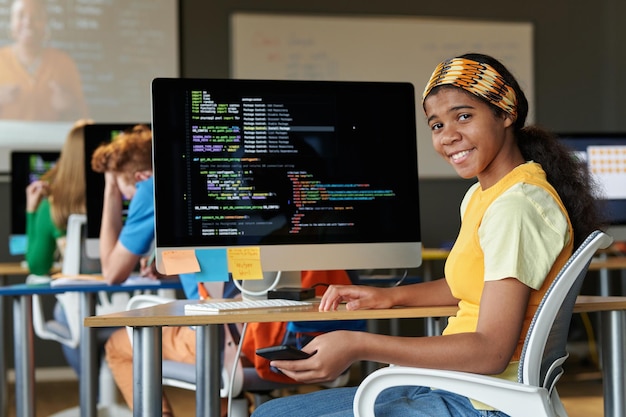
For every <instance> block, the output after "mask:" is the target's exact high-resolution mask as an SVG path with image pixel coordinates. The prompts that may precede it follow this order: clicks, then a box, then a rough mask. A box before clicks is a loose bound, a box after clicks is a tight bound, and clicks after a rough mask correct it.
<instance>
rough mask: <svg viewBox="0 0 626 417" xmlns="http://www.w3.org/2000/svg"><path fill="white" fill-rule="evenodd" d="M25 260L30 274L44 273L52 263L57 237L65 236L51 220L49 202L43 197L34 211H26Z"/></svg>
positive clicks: (47, 271)
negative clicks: (26, 243)
mask: <svg viewBox="0 0 626 417" xmlns="http://www.w3.org/2000/svg"><path fill="white" fill-rule="evenodd" d="M26 236H27V237H28V246H27V248H26V262H27V263H28V269H29V270H30V272H31V273H32V274H36V275H46V274H48V273H49V272H50V268H52V264H53V263H54V255H55V253H56V250H57V239H58V238H60V237H63V236H65V231H62V230H59V228H58V227H56V225H55V224H54V222H53V221H52V215H51V213H50V202H49V201H48V199H47V198H44V199H43V200H42V201H41V203H40V204H39V207H37V210H36V211H35V212H26Z"/></svg>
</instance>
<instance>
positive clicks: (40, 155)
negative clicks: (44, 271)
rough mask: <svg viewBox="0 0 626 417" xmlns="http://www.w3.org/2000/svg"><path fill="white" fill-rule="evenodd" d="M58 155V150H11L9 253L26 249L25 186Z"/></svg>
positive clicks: (50, 166)
mask: <svg viewBox="0 0 626 417" xmlns="http://www.w3.org/2000/svg"><path fill="white" fill-rule="evenodd" d="M59 155H60V152H58V151H35V150H33V151H12V152H11V234H10V236H9V252H10V253H11V255H23V254H24V253H25V251H26V187H27V186H28V184H30V183H31V182H33V181H36V180H38V179H39V178H40V177H41V176H42V175H43V174H44V173H46V172H47V171H48V170H50V168H52V167H53V166H54V165H55V164H56V162H57V160H58V159H59Z"/></svg>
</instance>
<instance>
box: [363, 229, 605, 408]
mask: <svg viewBox="0 0 626 417" xmlns="http://www.w3.org/2000/svg"><path fill="white" fill-rule="evenodd" d="M612 240H613V239H612V238H611V237H610V236H609V235H607V234H605V233H603V232H600V231H595V232H593V233H592V234H591V235H589V236H588V237H587V239H586V240H585V241H584V242H583V243H582V244H581V245H580V247H579V248H578V249H577V250H576V251H575V252H574V254H573V255H572V256H571V257H570V259H569V260H568V261H567V263H566V264H565V266H564V267H563V268H562V269H561V271H560V273H559V274H558V276H557V277H556V279H555V280H554V282H553V284H552V285H551V286H550V288H549V289H548V291H547V292H546V294H545V296H544V298H543V300H542V301H541V303H540V304H539V308H538V309H537V312H536V313H535V316H534V317H533V320H532V322H531V325H530V329H529V330H528V334H527V335H526V340H525V343H524V348H523V351H522V357H521V359H520V363H519V368H518V381H517V382H512V381H505V380H502V379H499V378H495V377H491V376H486V375H478V374H472V373H466V372H457V371H442V370H436V369H422V368H413V367H404V366H393V365H392V366H389V367H387V368H382V369H380V370H378V371H376V372H373V373H372V374H370V375H369V376H368V377H367V378H366V379H365V380H363V382H362V383H361V385H360V386H359V389H358V390H357V393H356V396H355V398H354V415H355V416H356V417H373V416H374V403H375V401H376V398H377V397H378V395H379V394H380V393H381V392H382V391H383V390H385V389H387V388H390V387H393V386H400V385H420V386H427V387H433V388H438V389H443V390H447V391H450V392H455V393H458V394H461V395H464V396H466V397H469V398H473V399H475V400H477V401H480V402H483V403H485V404H488V405H490V406H492V407H494V408H496V409H498V410H501V411H502V412H504V413H506V414H508V415H510V416H511V417H528V416H533V417H540V416H546V417H556V416H559V417H566V416H567V413H566V412H565V408H564V407H563V404H562V403H561V400H560V398H559V395H558V393H557V390H556V387H555V386H556V382H557V381H558V379H559V378H560V377H561V375H562V374H563V368H562V364H563V362H565V360H566V359H567V357H568V353H567V350H566V344H567V335H568V331H569V325H570V319H571V316H572V310H573V308H574V304H575V302H576V297H577V296H578V293H579V291H580V287H581V284H582V282H583V279H584V277H585V275H586V273H587V268H588V267H589V263H590V262H591V258H592V257H593V255H594V253H595V252H596V251H597V250H598V249H605V248H607V247H608V246H609V245H610V244H611V242H612Z"/></svg>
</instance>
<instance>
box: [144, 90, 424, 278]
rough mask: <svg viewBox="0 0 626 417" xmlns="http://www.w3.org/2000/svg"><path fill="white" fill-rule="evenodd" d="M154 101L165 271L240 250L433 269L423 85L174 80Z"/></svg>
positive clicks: (282, 265)
mask: <svg viewBox="0 0 626 417" xmlns="http://www.w3.org/2000/svg"><path fill="white" fill-rule="evenodd" d="M152 106H153V108H152V128H153V157H154V179H155V217H156V256H157V268H159V270H160V271H163V269H162V268H163V259H162V257H163V253H164V251H170V250H177V249H199V248H200V249H207V248H226V249H227V250H228V249H229V248H233V247H255V248H257V247H258V248H259V250H260V261H261V267H262V270H263V271H283V273H284V272H285V271H302V270H331V269H380V268H405V267H406V268H409V267H417V266H419V265H420V264H421V235H420V216H419V194H418V189H419V184H418V170H417V139H416V115H415V92H414V89H413V86H412V85H411V84H409V83H402V82H333V81H280V80H279V81H277V80H272V81H268V80H237V79H166V78H160V79H155V80H154V81H153V83H152ZM269 275H270V278H269V279H270V280H271V279H272V278H271V274H269ZM298 279H299V277H298ZM282 284H283V283H282V282H281V286H282Z"/></svg>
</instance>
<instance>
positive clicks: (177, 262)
mask: <svg viewBox="0 0 626 417" xmlns="http://www.w3.org/2000/svg"><path fill="white" fill-rule="evenodd" d="M161 256H162V259H163V267H164V268H165V274H166V275H178V274H190V273H194V272H200V264H199V263H198V259H197V258H196V251H195V250H193V249H184V250H165V251H163V252H162V253H161Z"/></svg>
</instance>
